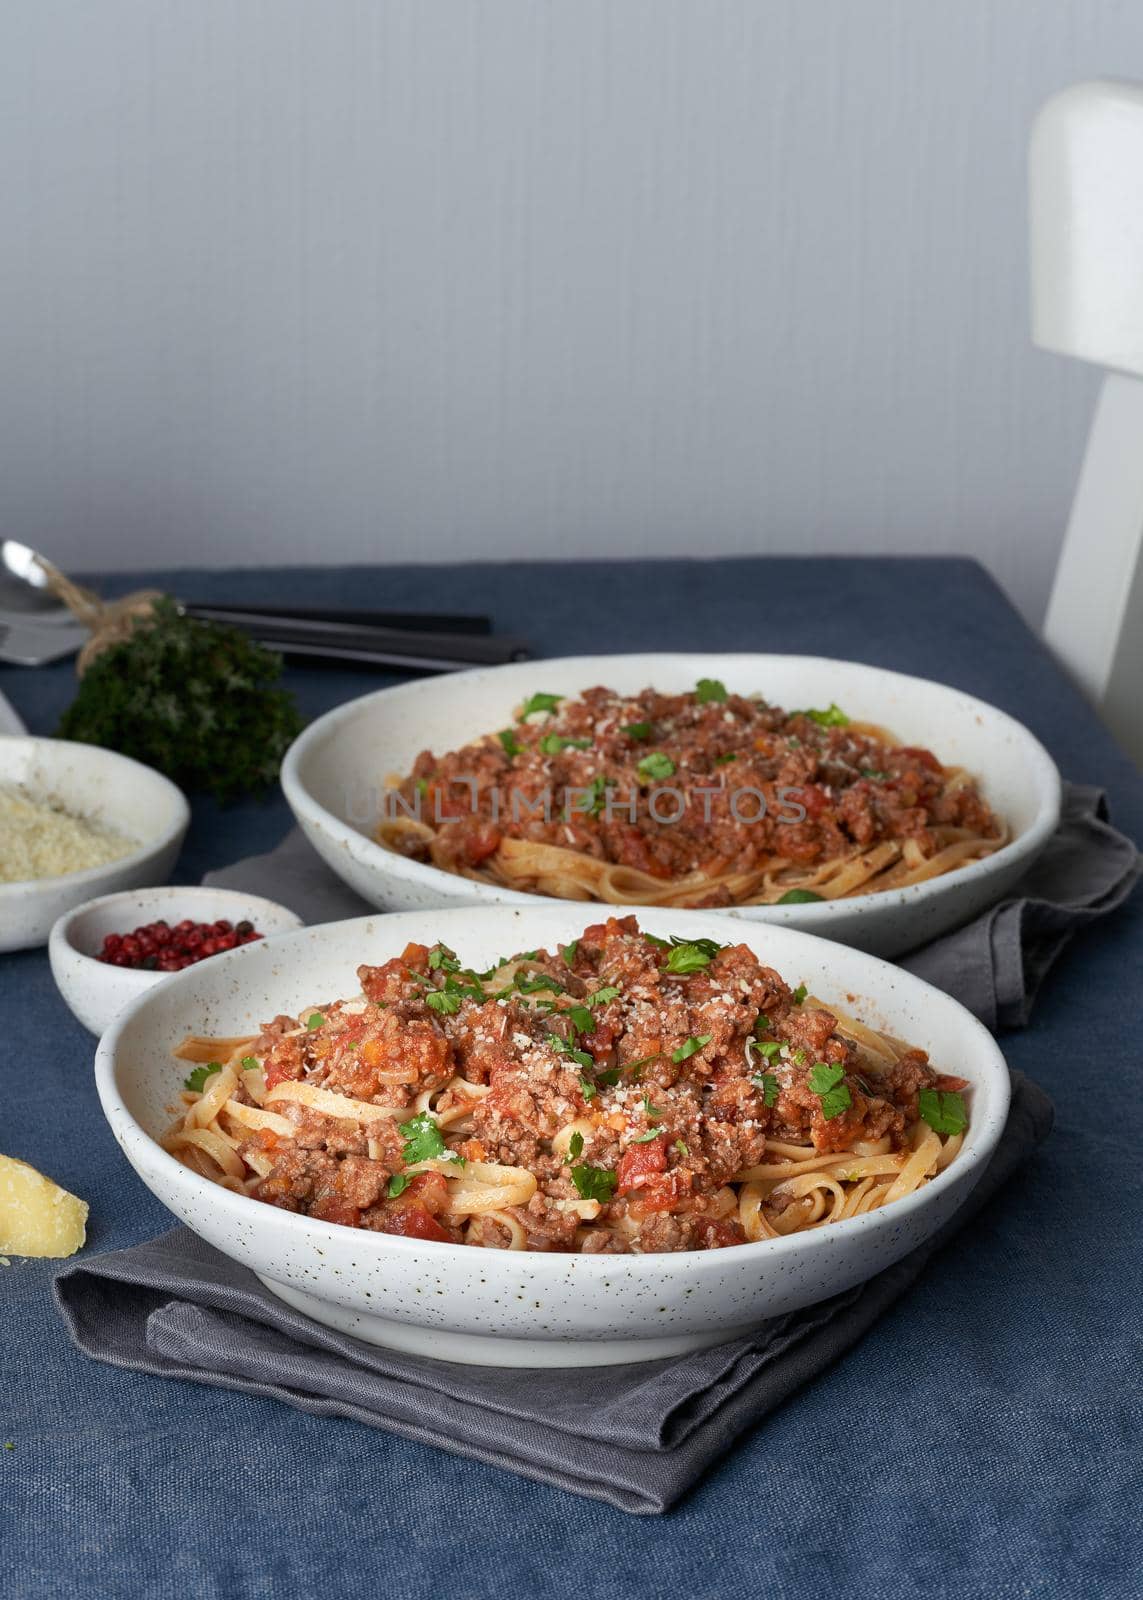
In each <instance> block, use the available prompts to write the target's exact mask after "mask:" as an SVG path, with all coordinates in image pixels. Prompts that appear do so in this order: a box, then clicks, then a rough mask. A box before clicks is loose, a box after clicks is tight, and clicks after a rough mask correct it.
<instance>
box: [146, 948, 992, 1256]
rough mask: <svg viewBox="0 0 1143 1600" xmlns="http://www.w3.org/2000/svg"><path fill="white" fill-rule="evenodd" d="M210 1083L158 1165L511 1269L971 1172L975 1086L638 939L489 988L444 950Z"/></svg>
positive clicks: (208, 1076) (779, 987) (368, 971)
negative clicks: (964, 1156) (496, 1257)
mask: <svg viewBox="0 0 1143 1600" xmlns="http://www.w3.org/2000/svg"><path fill="white" fill-rule="evenodd" d="M357 977H358V980H359V983H360V991H359V992H358V993H357V994H356V995H355V996H354V997H353V998H350V999H343V1000H335V1001H332V1002H328V1003H321V1004H320V1005H318V1006H315V1007H314V1008H313V1009H310V1010H307V1011H303V1012H302V1013H301V1015H300V1016H298V1017H290V1016H284V1015H283V1016H278V1017H276V1018H274V1019H273V1020H272V1021H271V1022H270V1023H268V1024H267V1025H266V1026H265V1027H263V1029H262V1031H261V1033H259V1034H258V1035H256V1036H251V1037H246V1038H227V1039H218V1038H200V1037H192V1038H188V1039H186V1040H184V1041H183V1043H182V1044H181V1045H180V1046H179V1048H178V1049H177V1050H176V1052H175V1054H176V1055H177V1056H179V1057H180V1058H182V1059H184V1060H190V1061H192V1062H194V1063H196V1065H195V1066H194V1068H193V1070H192V1071H191V1073H190V1076H189V1077H188V1079H187V1081H186V1087H185V1090H184V1092H183V1095H182V1100H183V1105H182V1108H181V1111H180V1114H179V1116H178V1120H177V1121H176V1123H175V1124H174V1126H173V1127H172V1129H171V1130H170V1132H169V1133H168V1134H167V1136H166V1138H165V1139H164V1141H163V1142H164V1147H165V1148H166V1149H167V1150H168V1151H169V1152H170V1153H171V1154H172V1155H174V1156H175V1157H177V1158H178V1159H179V1160H180V1161H182V1162H184V1163H185V1164H186V1165H187V1166H189V1167H190V1168H192V1169H193V1170H194V1171H196V1172H198V1173H200V1174H202V1175H203V1176H205V1177H208V1178H212V1179H214V1180H215V1181H216V1182H218V1183H220V1184H222V1185H224V1186H225V1187H226V1188H228V1189H231V1190H234V1191H236V1192H238V1193H241V1194H244V1195H248V1196H251V1197H252V1198H254V1199H256V1200H260V1201H266V1202H268V1203H270V1204H271V1205H274V1206H278V1207H281V1208H283V1209H285V1210H287V1211H292V1212H297V1213H301V1214H304V1215H306V1216H309V1217H315V1218H319V1219H321V1220H324V1221H326V1222H329V1223H335V1224H342V1225H345V1226H348V1227H353V1228H364V1229H370V1230H373V1231H376V1232H381V1233H388V1234H397V1235H403V1236H405V1237H409V1238H414V1239H421V1240H435V1241H438V1242H446V1243H454V1244H468V1245H478V1246H486V1247H492V1248H501V1249H514V1250H556V1251H582V1252H586V1253H590V1254H595V1253H600V1252H603V1253H625V1252H638V1253H649V1252H659V1251H679V1250H700V1249H715V1248H720V1247H723V1246H729V1245H736V1244H743V1243H746V1242H754V1241H758V1240H764V1239H773V1238H779V1237H781V1236H783V1235H787V1234H792V1233H796V1232H799V1231H802V1230H805V1229H813V1228H820V1227H823V1226H828V1225H830V1224H832V1223H835V1222H840V1221H843V1220H845V1219H847V1218H850V1217H857V1216H861V1215H862V1214H864V1213H866V1212H869V1211H872V1210H874V1209H876V1208H878V1207H881V1206H886V1205H892V1204H893V1203H894V1202H895V1201H897V1200H899V1199H901V1198H903V1197H904V1196H906V1195H909V1194H912V1193H914V1192H915V1191H916V1190H918V1189H920V1188H921V1187H922V1186H924V1185H925V1184H927V1183H928V1182H929V1181H930V1180H931V1179H932V1178H933V1177H934V1176H935V1175H936V1174H937V1173H939V1172H941V1171H942V1170H943V1169H944V1168H945V1167H947V1166H948V1165H949V1163H950V1162H952V1161H954V1160H955V1159H956V1157H957V1154H958V1152H959V1151H960V1148H961V1145H962V1142H963V1138H964V1133H965V1129H966V1127H967V1125H968V1111H967V1109H966V1097H965V1091H966V1090H967V1088H968V1084H967V1082H966V1080H965V1079H963V1078H959V1077H955V1076H950V1075H947V1074H943V1073H940V1072H938V1071H937V1070H936V1069H935V1068H934V1067H932V1066H931V1065H930V1063H929V1060H928V1058H927V1056H926V1054H925V1052H924V1051H922V1050H918V1049H915V1048H912V1047H910V1046H909V1045H908V1044H906V1043H905V1042H904V1041H902V1040H899V1039H895V1038H891V1037H889V1036H888V1035H886V1034H884V1033H879V1032H876V1031H875V1030H873V1029H871V1028H868V1027H866V1026H864V1025H863V1024H862V1023H861V1022H859V1021H857V1020H856V1019H855V1018H852V1017H849V1016H847V1015H844V1014H842V1013H840V1012H838V1011H837V1010H836V1009H828V1008H827V1007H826V1006H824V1005H822V1004H821V1003H819V1002H817V1001H815V1000H814V999H813V998H812V997H810V996H809V995H807V993H806V991H805V988H804V987H803V986H798V987H796V988H793V989H791V987H790V986H789V985H788V984H787V983H786V982H785V981H784V980H783V979H782V978H781V977H779V975H778V974H777V973H776V972H774V971H773V970H772V969H771V968H769V967H767V966H764V965H763V964H762V963H761V962H760V961H759V959H758V958H757V956H756V955H754V953H753V952H752V951H751V950H749V949H748V948H747V947H746V946H745V945H741V944H735V945H720V944H718V943H716V942H715V941H714V940H710V939H684V938H674V939H660V938H657V937H654V936H652V935H651V934H648V933H644V932H642V931H641V930H640V929H639V926H638V924H637V922H636V920H635V919H634V918H633V917H624V918H622V919H617V918H611V919H610V920H608V921H607V922H605V923H598V924H596V925H594V926H592V927H588V928H585V929H584V931H583V933H582V934H580V936H579V937H578V938H577V939H573V940H572V941H571V942H570V943H568V944H566V945H563V946H560V947H558V948H557V949H556V950H555V951H553V952H549V951H547V950H530V951H526V952H523V953H521V954H516V955H514V956H512V957H509V958H506V959H504V960H503V961H501V962H500V963H498V964H497V965H495V966H493V967H492V968H490V969H488V970H487V971H482V972H476V971H473V970H472V969H470V968H466V967H463V966H462V965H461V962H460V959H459V957H458V956H457V955H456V954H455V953H454V952H453V951H451V950H449V949H447V948H446V947H445V946H444V945H440V944H438V945H435V946H427V945H420V944H410V945H408V946H407V947H406V948H405V950H404V951H403V952H402V954H401V955H400V956H398V957H396V958H394V959H393V960H390V961H387V962H385V963H384V964H383V965H381V966H369V965H362V966H360V967H359V968H358V969H357Z"/></svg>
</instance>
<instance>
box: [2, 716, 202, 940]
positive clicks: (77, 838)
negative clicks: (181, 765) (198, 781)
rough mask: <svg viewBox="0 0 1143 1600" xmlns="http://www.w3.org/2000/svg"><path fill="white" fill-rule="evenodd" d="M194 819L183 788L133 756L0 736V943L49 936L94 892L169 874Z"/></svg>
mask: <svg viewBox="0 0 1143 1600" xmlns="http://www.w3.org/2000/svg"><path fill="white" fill-rule="evenodd" d="M189 821H190V807H189V806H188V805H187V802H186V798H185V796H184V795H183V793H182V791H181V790H179V789H177V788H176V787H175V785H174V784H173V783H171V782H170V780H169V779H168V778H164V777H163V776H162V775H161V774H160V773H158V772H155V771H153V770H152V769H151V768H150V767H145V766H143V765H142V764H141V763H140V762H138V761H132V760H130V759H129V758H128V757H127V756H121V755H117V754H116V752H115V751H113V750H103V749H100V748H99V747H98V746H97V745H89V744H73V743H71V742H69V741H67V740H64V739H36V738H22V737H13V738H0V951H4V950H24V949H28V948H30V947H31V946H33V945H41V944H46V943H47V938H48V934H49V932H50V931H51V927H52V924H53V923H54V922H55V920H56V918H57V917H59V916H62V914H63V913H64V912H65V911H70V910H71V908H72V907H73V906H77V905H81V904H82V903H83V902H84V901H85V900H91V899H92V898H93V897H94V896H96V895H102V894H110V893H111V892H112V891H114V890H116V889H136V888H140V887H142V886H144V885H149V884H156V883H165V882H166V881H167V880H168V878H169V877H170V874H171V869H172V868H173V866H174V864H175V858H176V857H177V855H178V853H179V849H180V847H181V845H182V842H183V836H184V835H185V833H186V831H187V824H188V822H189Z"/></svg>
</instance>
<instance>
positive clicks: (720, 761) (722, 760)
mask: <svg viewBox="0 0 1143 1600" xmlns="http://www.w3.org/2000/svg"><path fill="white" fill-rule="evenodd" d="M737 760H738V757H737V755H736V754H735V753H734V751H733V750H732V751H730V752H729V753H728V754H727V755H724V756H715V758H714V764H715V766H716V767H724V766H725V765H726V763H727V762H728V761H737Z"/></svg>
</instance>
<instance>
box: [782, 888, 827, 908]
mask: <svg viewBox="0 0 1143 1600" xmlns="http://www.w3.org/2000/svg"><path fill="white" fill-rule="evenodd" d="M824 899H825V895H824V894H815V893H814V891H813V890H812V889H787V890H786V892H785V894H784V895H782V896H781V898H780V899H779V900H778V902H777V903H778V905H780V906H808V905H813V903H814V902H815V901H816V900H824Z"/></svg>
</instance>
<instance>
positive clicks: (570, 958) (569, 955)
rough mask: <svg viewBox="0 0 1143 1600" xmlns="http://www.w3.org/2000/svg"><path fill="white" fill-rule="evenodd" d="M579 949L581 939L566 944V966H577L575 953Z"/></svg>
mask: <svg viewBox="0 0 1143 1600" xmlns="http://www.w3.org/2000/svg"><path fill="white" fill-rule="evenodd" d="M578 949H579V940H578V939H573V940H572V942H571V944H565V945H564V966H565V967H574V966H575V953H576V951H577V950H578Z"/></svg>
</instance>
